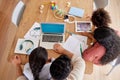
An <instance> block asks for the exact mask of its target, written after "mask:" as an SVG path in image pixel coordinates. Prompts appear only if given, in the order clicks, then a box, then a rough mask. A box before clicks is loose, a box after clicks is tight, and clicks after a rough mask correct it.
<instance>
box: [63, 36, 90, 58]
mask: <svg viewBox="0 0 120 80" xmlns="http://www.w3.org/2000/svg"><path fill="white" fill-rule="evenodd" d="M86 43H87V38H86V37H84V36H78V35H72V36H69V37H68V39H67V40H66V42H65V43H64V44H63V47H64V48H65V49H66V50H68V51H70V52H72V53H74V54H76V55H78V56H81V54H82V53H81V50H80V45H81V47H82V52H83V51H84V50H85V49H86V48H87V47H88V45H87V44H86Z"/></svg>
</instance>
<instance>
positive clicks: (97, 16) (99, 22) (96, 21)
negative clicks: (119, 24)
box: [91, 8, 111, 27]
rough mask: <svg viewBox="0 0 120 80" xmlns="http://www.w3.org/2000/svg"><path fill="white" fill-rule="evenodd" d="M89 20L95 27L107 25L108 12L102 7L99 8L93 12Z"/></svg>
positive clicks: (109, 21)
mask: <svg viewBox="0 0 120 80" xmlns="http://www.w3.org/2000/svg"><path fill="white" fill-rule="evenodd" d="M91 21H92V23H93V25H94V26H96V27H103V26H108V25H109V23H111V18H110V16H109V13H108V12H107V11H105V10H104V9H103V8H99V9H97V10H96V11H94V12H93V14H92V18H91Z"/></svg>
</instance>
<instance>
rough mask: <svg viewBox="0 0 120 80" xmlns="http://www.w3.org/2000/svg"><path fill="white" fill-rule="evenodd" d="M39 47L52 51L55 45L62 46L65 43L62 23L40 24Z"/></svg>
mask: <svg viewBox="0 0 120 80" xmlns="http://www.w3.org/2000/svg"><path fill="white" fill-rule="evenodd" d="M41 32H42V33H41V35H40V46H42V47H44V48H46V49H53V45H54V44H55V43H60V44H62V43H63V42H64V41H65V24H64V23H45V22H42V23H41Z"/></svg>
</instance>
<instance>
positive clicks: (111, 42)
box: [94, 27, 120, 65]
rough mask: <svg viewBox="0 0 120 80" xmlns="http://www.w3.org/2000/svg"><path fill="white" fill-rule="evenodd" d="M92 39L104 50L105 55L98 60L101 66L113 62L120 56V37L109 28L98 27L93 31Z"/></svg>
mask: <svg viewBox="0 0 120 80" xmlns="http://www.w3.org/2000/svg"><path fill="white" fill-rule="evenodd" d="M94 38H95V39H96V40H97V42H98V43H100V44H101V45H102V46H104V47H105V48H106V53H105V54H104V56H103V57H102V58H101V59H100V62H101V64H103V65H104V64H107V63H109V62H111V61H113V60H114V59H115V58H116V57H117V56H118V55H119V54H120V37H119V36H118V35H117V34H116V32H115V31H114V30H113V29H111V28H109V27H99V28H97V29H96V30H95V31H94Z"/></svg>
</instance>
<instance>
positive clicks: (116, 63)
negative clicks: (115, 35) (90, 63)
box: [106, 55, 120, 76]
mask: <svg viewBox="0 0 120 80" xmlns="http://www.w3.org/2000/svg"><path fill="white" fill-rule="evenodd" d="M119 64H120V55H119V56H118V57H117V58H116V59H115V60H114V61H112V62H110V65H111V66H112V68H111V69H110V71H109V72H108V73H107V74H106V75H107V76H108V75H109V74H110V73H111V72H112V70H113V69H114V68H115V67H116V66H117V65H119Z"/></svg>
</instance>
